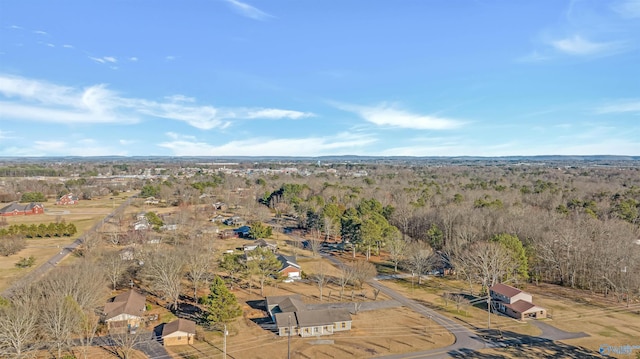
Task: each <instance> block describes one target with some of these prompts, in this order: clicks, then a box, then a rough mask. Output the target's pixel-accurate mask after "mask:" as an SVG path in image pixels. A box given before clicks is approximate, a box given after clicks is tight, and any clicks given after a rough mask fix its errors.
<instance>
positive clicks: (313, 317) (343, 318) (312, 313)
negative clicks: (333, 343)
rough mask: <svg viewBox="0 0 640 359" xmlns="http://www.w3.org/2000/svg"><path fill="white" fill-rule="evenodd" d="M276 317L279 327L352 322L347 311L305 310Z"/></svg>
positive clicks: (278, 314) (276, 315)
mask: <svg viewBox="0 0 640 359" xmlns="http://www.w3.org/2000/svg"><path fill="white" fill-rule="evenodd" d="M274 316H275V320H276V325H277V326H278V327H284V326H288V325H291V326H295V327H299V328H307V327H317V326H321V325H332V324H333V323H337V322H349V321H351V314H350V313H349V311H348V310H347V309H319V310H303V311H296V312H285V313H276V314H275V315H274ZM289 318H291V322H289Z"/></svg>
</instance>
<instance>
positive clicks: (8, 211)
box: [0, 202, 44, 217]
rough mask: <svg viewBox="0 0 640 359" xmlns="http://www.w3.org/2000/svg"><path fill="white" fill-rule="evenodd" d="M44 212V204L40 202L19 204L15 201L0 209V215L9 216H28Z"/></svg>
mask: <svg viewBox="0 0 640 359" xmlns="http://www.w3.org/2000/svg"><path fill="white" fill-rule="evenodd" d="M42 213H44V206H43V205H42V203H36V202H31V203H28V204H20V203H17V202H13V203H11V204H9V205H7V206H4V207H3V208H2V209H0V216H3V217H9V216H28V215H32V214H42Z"/></svg>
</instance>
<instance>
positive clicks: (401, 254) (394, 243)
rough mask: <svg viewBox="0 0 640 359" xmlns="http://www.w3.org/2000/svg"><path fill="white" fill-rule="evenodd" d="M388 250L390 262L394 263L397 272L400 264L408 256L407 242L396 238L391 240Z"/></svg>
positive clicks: (394, 269)
mask: <svg viewBox="0 0 640 359" xmlns="http://www.w3.org/2000/svg"><path fill="white" fill-rule="evenodd" d="M387 248H388V249H389V260H391V263H393V271H394V272H397V271H398V264H400V262H402V261H403V260H404V258H405V256H406V255H407V242H406V241H405V240H404V239H402V238H400V237H397V236H395V237H393V238H391V240H390V241H389V245H388V247H387Z"/></svg>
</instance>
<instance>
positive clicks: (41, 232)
mask: <svg viewBox="0 0 640 359" xmlns="http://www.w3.org/2000/svg"><path fill="white" fill-rule="evenodd" d="M76 233H78V229H77V228H76V225H75V224H73V223H66V222H64V221H60V222H51V223H49V224H44V223H40V224H35V223H34V224H30V225H27V224H24V223H23V224H13V225H11V226H9V227H7V228H0V238H5V237H14V236H19V237H26V238H45V237H70V236H73V235H75V234H76Z"/></svg>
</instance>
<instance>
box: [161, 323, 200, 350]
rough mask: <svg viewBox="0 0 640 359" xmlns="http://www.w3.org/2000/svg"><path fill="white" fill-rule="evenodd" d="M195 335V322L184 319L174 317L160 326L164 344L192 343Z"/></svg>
mask: <svg viewBox="0 0 640 359" xmlns="http://www.w3.org/2000/svg"><path fill="white" fill-rule="evenodd" d="M195 336H196V323H194V322H192V321H190V320H186V319H176V320H174V321H173V322H171V323H168V324H165V325H164V328H162V344H164V346H172V345H189V344H193V339H194V338H195Z"/></svg>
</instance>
